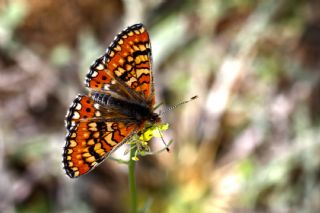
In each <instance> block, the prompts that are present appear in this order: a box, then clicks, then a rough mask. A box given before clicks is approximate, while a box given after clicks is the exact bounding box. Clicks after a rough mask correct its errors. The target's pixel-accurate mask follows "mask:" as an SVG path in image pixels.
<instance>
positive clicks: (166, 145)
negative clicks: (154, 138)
mask: <svg viewBox="0 0 320 213" xmlns="http://www.w3.org/2000/svg"><path fill="white" fill-rule="evenodd" d="M157 129H158V132H159V134H160V137H161V140H162V143H163V144H164V146H165V147H166V150H167V152H170V149H169V147H168V144H167V143H166V142H165V141H164V139H163V135H162V133H161V131H160V129H159V128H157Z"/></svg>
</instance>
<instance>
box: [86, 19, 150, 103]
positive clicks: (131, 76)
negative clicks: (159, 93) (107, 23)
mask: <svg viewBox="0 0 320 213" xmlns="http://www.w3.org/2000/svg"><path fill="white" fill-rule="evenodd" d="M151 63H152V56H151V45H150V40H149V35H148V32H147V31H146V30H145V28H144V26H143V25H142V24H136V25H133V26H130V27H128V28H127V29H125V30H123V31H122V32H121V33H120V34H118V35H117V36H116V37H115V40H114V41H113V42H112V44H111V45H110V46H109V48H108V49H107V50H106V54H105V55H103V56H102V57H100V58H99V59H97V60H96V61H95V62H94V63H93V65H92V66H91V67H90V71H89V73H88V74H87V76H86V86H87V87H89V88H90V89H93V90H97V89H98V90H105V91H111V92H112V91H115V90H116V89H117V90H118V93H124V95H125V96H129V97H130V98H132V99H140V101H147V102H150V103H152V104H153V102H154V99H153V98H154V95H153V85H152V73H151ZM114 84H118V85H117V86H113V85H114ZM116 87H118V88H116ZM121 87H122V88H121ZM126 87H129V88H130V89H131V90H129V91H128V90H127V89H126ZM126 93H127V94H126ZM128 93H129V94H128Z"/></svg>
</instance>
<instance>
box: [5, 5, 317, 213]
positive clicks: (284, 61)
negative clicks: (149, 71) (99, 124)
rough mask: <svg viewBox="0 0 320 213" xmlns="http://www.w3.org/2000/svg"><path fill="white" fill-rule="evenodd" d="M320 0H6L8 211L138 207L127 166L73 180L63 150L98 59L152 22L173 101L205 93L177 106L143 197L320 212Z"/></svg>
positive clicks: (147, 169)
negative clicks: (126, 33) (73, 111)
mask: <svg viewBox="0 0 320 213" xmlns="http://www.w3.org/2000/svg"><path fill="white" fill-rule="evenodd" d="M319 11H320V1H317V0H309V1H308V0H290V1H289V0H282V1H277V0H263V1H262V0H260V1H255V0H229V1H223V0H212V1H210V0H185V1H182V0H172V1H169V0H108V1H107V0H104V1H102V0H100V1H99V0H91V1H89V0H70V1H63V0H0V212H3V213H34V212H41V213H42V212H44V213H45V212H57V213H60V212H63V213H69V212H70V213H73V212H79V213H91V212H94V213H103V212H109V213H125V212H128V210H129V207H128V206H129V193H128V182H127V167H126V166H125V165H123V164H119V163H117V162H115V161H112V160H106V161H104V162H103V163H102V164H101V165H100V166H99V167H97V168H96V169H95V170H94V171H93V172H91V173H89V174H88V175H85V176H82V177H80V178H77V179H70V178H68V177H67V176H66V175H65V173H64V171H63V168H62V163H61V161H62V152H63V146H64V144H65V141H64V137H65V128H64V116H65V114H66V111H67V109H68V107H69V105H70V104H71V102H72V101H73V99H74V98H75V96H76V95H77V94H78V93H86V92H87V91H86V90H85V88H84V84H83V81H84V77H85V75H86V73H87V71H88V68H89V66H90V64H91V63H92V62H93V61H94V60H95V59H96V58H97V57H99V56H100V55H101V54H102V53H103V52H104V51H105V49H106V48H107V46H108V45H109V44H110V42H111V41H112V40H113V38H114V36H115V35H116V34H117V33H118V32H120V31H121V30H122V29H123V28H125V27H126V26H128V25H131V24H134V23H140V22H141V23H144V24H145V26H146V28H147V29H148V31H149V33H150V37H151V43H152V51H153V59H154V66H153V68H154V70H153V71H154V75H155V86H156V93H157V102H158V103H160V102H163V103H164V105H162V109H165V108H167V107H169V106H172V105H174V104H176V103H178V102H180V101H182V100H185V99H188V98H190V97H192V96H194V95H198V96H199V99H197V100H195V101H193V102H191V103H188V104H186V105H183V106H181V107H179V108H177V109H175V110H173V111H170V112H169V113H167V114H165V115H164V116H163V120H164V121H165V122H167V123H169V124H170V129H169V130H168V131H166V132H165V133H164V134H165V140H167V141H169V140H170V139H173V140H174V143H173V145H172V147H171V151H170V152H169V153H167V152H162V153H160V154H158V155H153V156H148V157H142V158H140V160H139V161H138V163H137V184H138V193H139V207H140V209H141V208H146V209H149V210H148V211H147V212H150V213H164V212H165V213H177V212H178V213H180V212H182V213H184V212H186V213H199V212H201V213H202V212H204V213H212V212H217V213H220V212H221V213H222V212H239V213H251V212H252V213H255V212H259V213H260V212H271V213H291V212H305V213H313V212H320V202H319V200H320V139H319V136H320V134H319V118H320V116H319V115H320V114H319V111H320V98H319V97H320V72H319V71H320V70H319V69H320V63H319V61H320V60H319V57H320V13H319ZM152 147H153V150H159V149H161V148H163V145H162V144H161V142H159V141H157V140H155V141H153V142H152ZM123 152H124V151H123V150H120V151H119V152H117V153H116V156H117V157H121V156H122V155H123Z"/></svg>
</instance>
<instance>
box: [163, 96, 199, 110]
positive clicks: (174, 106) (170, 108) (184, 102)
mask: <svg viewBox="0 0 320 213" xmlns="http://www.w3.org/2000/svg"><path fill="white" fill-rule="evenodd" d="M197 98H198V96H197V95H195V96H193V97H191V98H190V99H189V100H186V101H182V102H180V103H178V104H176V105H173V106H171V107H169V108H168V109H166V110H165V111H163V112H160V114H165V113H166V112H169V111H171V110H173V109H175V108H176V107H178V106H180V105H183V104H186V103H188V102H190V101H193V100H195V99H197Z"/></svg>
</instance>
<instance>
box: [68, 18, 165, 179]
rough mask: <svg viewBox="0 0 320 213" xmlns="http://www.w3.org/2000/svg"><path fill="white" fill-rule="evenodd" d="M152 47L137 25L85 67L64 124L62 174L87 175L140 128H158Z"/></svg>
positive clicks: (146, 33) (139, 131)
mask: <svg viewBox="0 0 320 213" xmlns="http://www.w3.org/2000/svg"><path fill="white" fill-rule="evenodd" d="M151 68H152V55H151V44H150V39H149V35H148V32H147V31H146V29H145V27H144V26H143V25H142V24H135V25H132V26H129V27H128V28H126V29H124V30H123V31H122V32H120V33H119V34H118V35H117V36H116V37H115V39H114V41H113V42H112V43H111V44H110V46H109V47H108V49H107V50H106V53H105V54H104V55H102V56H101V57H99V58H98V59H97V60H96V61H94V63H93V64H92V65H91V66H90V69H89V72H88V74H87V75H86V79H85V86H86V87H87V88H88V89H89V94H88V95H83V94H81V95H78V96H77V97H76V99H75V100H74V101H73V103H72V104H71V106H70V108H69V110H68V112H67V115H66V119H65V126H66V129H67V135H66V144H65V147H64V152H63V164H64V169H65V171H66V174H67V175H68V176H69V177H71V178H75V177H79V176H81V175H83V174H86V173H88V172H90V171H91V170H92V169H93V168H95V167H96V166H97V165H98V164H99V163H101V162H102V161H103V160H104V159H106V158H107V157H108V156H110V154H111V153H112V152H113V151H114V150H116V149H117V148H118V147H119V146H121V145H123V144H125V143H127V142H128V141H130V139H132V137H133V136H134V135H136V134H138V133H141V131H142V130H143V129H144V127H145V125H147V124H148V125H152V124H156V123H160V122H161V119H160V116H159V114H157V113H155V112H154V105H155V92H154V84H153V75H152V69H151Z"/></svg>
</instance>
